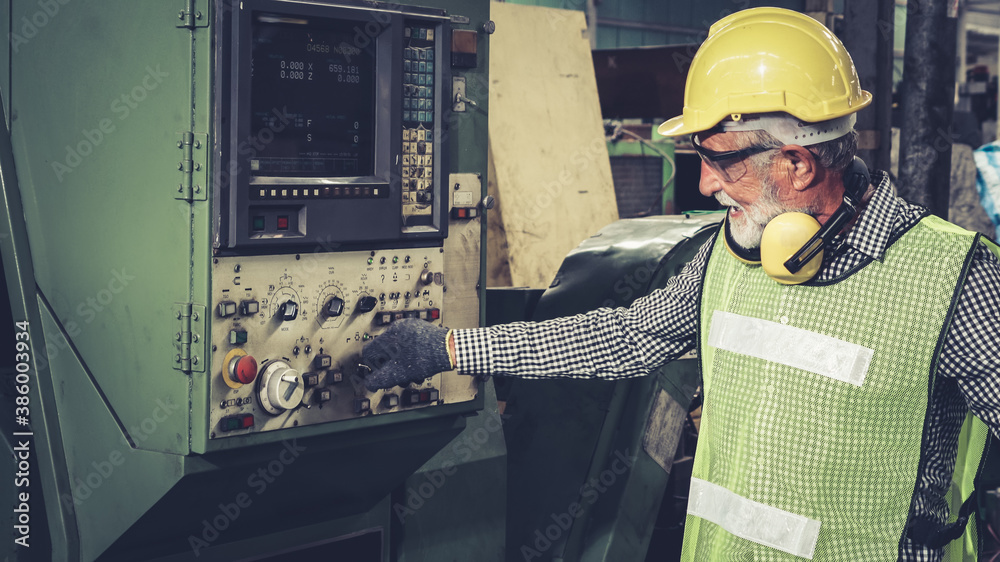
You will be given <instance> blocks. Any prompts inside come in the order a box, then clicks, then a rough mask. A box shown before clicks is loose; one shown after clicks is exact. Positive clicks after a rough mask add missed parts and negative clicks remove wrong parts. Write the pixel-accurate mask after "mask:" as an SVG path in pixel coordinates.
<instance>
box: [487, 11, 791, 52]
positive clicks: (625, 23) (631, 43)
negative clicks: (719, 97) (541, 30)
mask: <svg viewBox="0 0 1000 562" xmlns="http://www.w3.org/2000/svg"><path fill="white" fill-rule="evenodd" d="M507 1H508V2H509V3H512V4H527V5H531V6H545V7H549V8H562V9H566V10H580V11H586V10H587V0H507ZM757 6H779V7H782V8H789V9H792V10H799V11H804V10H805V9H806V1H805V0H777V1H771V2H762V1H753V0H703V1H701V2H688V1H684V2H679V1H673V2H664V1H663V0H601V2H599V3H598V6H597V44H596V46H595V48H597V49H615V48H619V47H641V46H645V45H674V44H679V43H700V42H701V40H702V38H703V37H704V34H705V32H706V31H707V30H708V27H709V26H710V25H711V24H712V22H714V21H716V20H718V19H719V18H721V17H723V16H725V15H726V14H729V13H731V12H735V11H737V10H742V9H744V8H753V7H757Z"/></svg>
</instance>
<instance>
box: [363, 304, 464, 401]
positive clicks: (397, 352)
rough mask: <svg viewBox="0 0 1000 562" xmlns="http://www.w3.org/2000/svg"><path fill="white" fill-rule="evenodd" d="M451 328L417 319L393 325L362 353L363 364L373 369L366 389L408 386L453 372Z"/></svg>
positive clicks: (366, 382) (401, 321) (374, 389)
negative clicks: (450, 351) (450, 355)
mask: <svg viewBox="0 0 1000 562" xmlns="http://www.w3.org/2000/svg"><path fill="white" fill-rule="evenodd" d="M447 336H448V329H447V328H441V327H438V326H435V325H434V324H431V323H430V322H427V321H425V320H418V319H416V318H406V319H403V320H399V321H397V322H394V323H393V324H392V325H391V326H389V329H388V330H386V331H385V332H383V333H382V334H381V335H379V336H377V337H376V338H375V339H374V340H372V341H371V342H370V343H369V344H368V345H366V346H365V347H364V349H363V350H361V360H362V363H363V364H365V365H367V366H368V367H369V368H370V369H371V373H370V374H369V375H368V376H366V377H365V387H366V388H367V389H368V390H370V391H372V392H374V391H376V390H378V389H380V388H392V387H394V386H397V385H399V386H406V385H407V384H409V383H411V382H421V381H423V380H424V379H426V378H427V377H430V376H433V375H436V374H438V373H443V372H444V371H450V370H451V368H452V367H451V359H450V358H449V355H448V342H447Z"/></svg>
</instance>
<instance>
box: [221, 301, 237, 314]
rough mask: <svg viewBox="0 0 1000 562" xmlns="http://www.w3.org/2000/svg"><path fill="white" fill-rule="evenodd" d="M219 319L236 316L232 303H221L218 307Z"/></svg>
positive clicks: (234, 306) (234, 305)
mask: <svg viewBox="0 0 1000 562" xmlns="http://www.w3.org/2000/svg"><path fill="white" fill-rule="evenodd" d="M218 311H219V317H220V318H225V317H227V316H232V315H234V314H236V303H234V302H233V301H222V302H220V303H219V306H218Z"/></svg>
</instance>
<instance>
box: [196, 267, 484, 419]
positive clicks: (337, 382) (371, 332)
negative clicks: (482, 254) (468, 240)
mask: <svg viewBox="0 0 1000 562" xmlns="http://www.w3.org/2000/svg"><path fill="white" fill-rule="evenodd" d="M443 264H444V256H443V254H442V253H441V249H440V248H409V249H399V250H378V251H354V252H341V253H336V254H325V253H317V254H292V255H274V256H230V257H219V258H216V259H215V260H214V263H213V277H214V279H215V283H214V287H213V299H214V303H213V307H212V310H213V315H212V341H213V342H214V344H215V346H216V348H217V349H216V352H215V353H214V354H213V365H212V379H211V404H212V409H211V417H210V419H211V424H212V425H211V433H210V436H211V437H212V438H216V439H217V438H223V437H227V436H232V435H242V434H246V433H252V432H260V431H271V430H276V429H281V428H285V427H298V426H304V425H310V424H317V423H327V422H334V421H338V420H345V419H353V418H358V417H362V416H371V415H383V414H388V413H392V412H400V411H406V410H410V409H413V408H423V407H428V406H434V405H437V404H448V403H453V402H464V401H468V400H472V399H473V398H474V397H475V394H476V384H475V381H474V380H473V379H472V377H451V378H452V379H453V382H450V383H449V384H447V385H444V384H442V380H441V379H442V375H436V376H434V377H431V378H429V379H427V380H426V381H424V382H423V383H422V384H414V385H410V386H408V387H407V388H394V389H388V390H380V391H378V392H369V391H367V390H366V389H365V387H364V375H365V374H366V373H365V372H364V369H361V368H359V363H360V355H361V349H362V347H363V346H364V344H366V343H367V342H369V341H371V340H372V339H373V338H376V337H378V335H379V334H380V333H381V332H383V331H384V330H385V329H386V328H387V327H388V326H389V325H391V324H392V323H393V322H395V321H397V320H400V319H403V318H418V319H422V320H424V321H427V322H433V323H436V324H441V323H442V322H445V321H447V311H446V310H444V309H443V308H442V303H443V301H444V291H445V278H446V276H445V272H444V271H443ZM454 380H458V381H460V382H459V383H458V384H457V385H456V384H455V382H454Z"/></svg>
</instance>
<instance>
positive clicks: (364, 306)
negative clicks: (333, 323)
mask: <svg viewBox="0 0 1000 562" xmlns="http://www.w3.org/2000/svg"><path fill="white" fill-rule="evenodd" d="M376 306H378V299H377V298H375V297H371V296H368V297H361V298H360V299H358V312H371V311H373V310H375V307H376Z"/></svg>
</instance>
